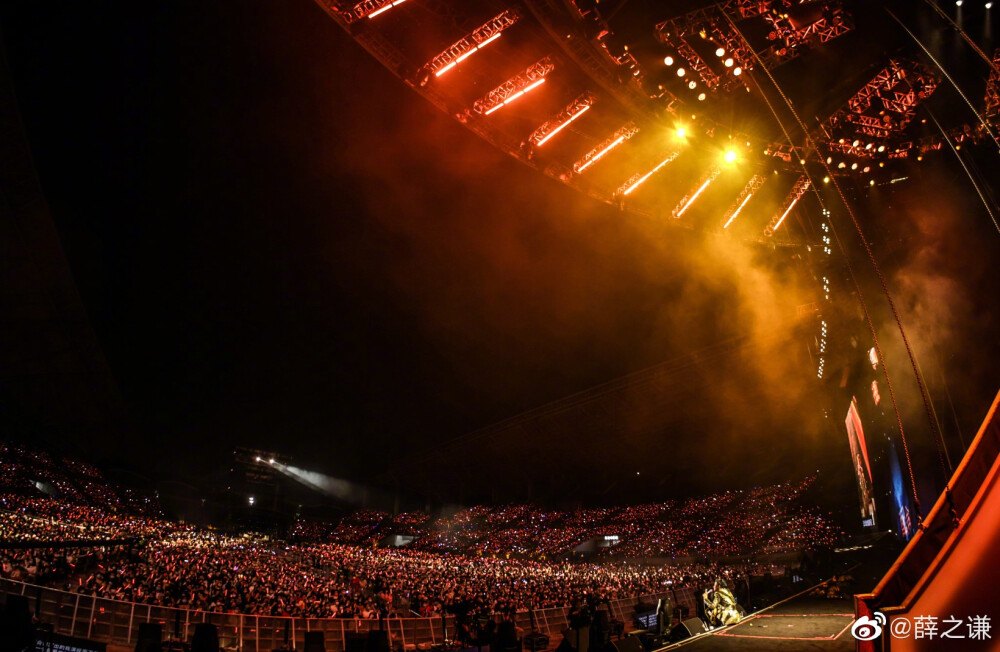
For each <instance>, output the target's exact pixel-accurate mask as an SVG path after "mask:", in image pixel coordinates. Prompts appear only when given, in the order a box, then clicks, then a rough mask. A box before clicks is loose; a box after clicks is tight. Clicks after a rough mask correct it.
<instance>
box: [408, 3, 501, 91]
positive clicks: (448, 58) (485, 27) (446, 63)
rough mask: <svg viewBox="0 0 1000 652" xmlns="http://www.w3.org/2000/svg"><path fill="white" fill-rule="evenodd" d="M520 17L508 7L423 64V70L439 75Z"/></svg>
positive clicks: (487, 43) (491, 39) (460, 61)
mask: <svg viewBox="0 0 1000 652" xmlns="http://www.w3.org/2000/svg"><path fill="white" fill-rule="evenodd" d="M520 17H521V15H520V13H519V12H518V11H517V10H516V9H508V10H507V11H505V12H503V13H501V14H498V15H497V16H494V17H493V18H492V19H490V20H488V21H487V22H485V23H483V24H482V25H480V26H479V27H477V28H476V29H474V30H472V31H471V32H469V33H468V34H466V35H465V36H463V37H462V38H461V39H459V40H458V41H456V42H454V43H452V44H451V45H450V46H449V47H448V48H446V49H445V50H444V51H442V52H441V53H440V54H438V55H437V56H435V57H434V58H433V59H431V60H430V61H428V62H427V63H426V64H425V65H424V70H426V71H428V72H429V73H433V75H434V76H435V77H440V76H441V75H443V74H445V73H446V72H448V71H449V70H451V69H452V68H454V67H455V66H457V65H458V64H460V63H462V62H463V61H465V60H466V59H468V58H469V57H470V56H472V55H473V54H475V53H476V52H478V51H479V50H481V49H482V48H484V47H486V46H487V45H489V44H490V43H492V42H493V41H495V40H497V39H498V38H500V35H501V34H502V33H503V31H504V30H505V29H507V28H508V27H510V26H511V25H513V24H514V23H516V22H517V21H518V19H519V18H520Z"/></svg>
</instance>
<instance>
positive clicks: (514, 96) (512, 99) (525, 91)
mask: <svg viewBox="0 0 1000 652" xmlns="http://www.w3.org/2000/svg"><path fill="white" fill-rule="evenodd" d="M544 83H545V77H542V78H541V79H539V80H538V81H536V82H535V83H534V84H532V85H530V86H525V87H524V88H523V89H521V90H519V91H518V92H516V93H514V94H513V95H511V96H510V97H508V98H507V99H506V100H504V101H503V102H502V103H501V104H497V105H496V106H495V107H493V108H492V109H490V110H489V111H486V112H484V113H483V115H489V114H491V113H493V112H494V111H496V110H497V109H499V108H501V107H504V106H507V105H508V104H510V103H511V102H513V101H514V100H516V99H517V98H519V97H521V96H522V95H524V94H525V93H527V92H528V91H530V90H532V89H535V88H538V87H539V86H541V85H542V84H544Z"/></svg>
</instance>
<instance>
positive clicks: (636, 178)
mask: <svg viewBox="0 0 1000 652" xmlns="http://www.w3.org/2000/svg"><path fill="white" fill-rule="evenodd" d="M678 154H680V152H671V153H670V154H668V155H667V157H666V158H665V159H663V160H662V161H660V162H659V163H658V164H657V165H656V167H654V168H653V169H652V170H650V171H649V172H647V173H645V174H643V173H641V172H636V173H635V174H633V175H632V176H631V177H629V180H628V181H626V182H625V183H623V184H622V185H621V186H620V187H619V188H618V190H616V191H615V195H618V196H620V197H625V196H627V195H630V194H632V192H633V191H634V190H635V189H636V188H638V187H639V186H641V185H642V184H643V183H645V182H646V180H647V179H649V178H650V177H651V176H653V175H654V174H656V173H657V172H659V171H660V170H661V169H662V168H663V167H664V166H665V165H667V164H668V163H670V162H671V161H673V160H674V159H675V158H677V156H678Z"/></svg>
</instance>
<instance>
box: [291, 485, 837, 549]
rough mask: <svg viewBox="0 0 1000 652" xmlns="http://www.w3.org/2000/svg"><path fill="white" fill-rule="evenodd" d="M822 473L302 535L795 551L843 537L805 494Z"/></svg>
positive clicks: (410, 516)
mask: <svg viewBox="0 0 1000 652" xmlns="http://www.w3.org/2000/svg"><path fill="white" fill-rule="evenodd" d="M814 481H815V477H808V478H805V479H804V480H802V481H801V482H797V483H782V484H777V485H771V486H767V487H759V488H755V489H750V490H745V491H727V492H723V493H719V494H713V495H710V496H702V497H698V498H691V499H688V500H684V501H667V502H663V503H651V504H644V505H632V506H627V507H616V508H597V509H579V510H574V511H546V510H543V509H540V508H538V507H534V506H531V505H503V506H497V507H484V506H476V507H472V508H469V509H465V510H462V511H459V512H457V513H455V514H452V515H450V516H444V517H441V518H438V519H436V520H433V521H432V520H431V519H430V517H429V516H428V515H426V514H423V513H420V512H408V513H406V515H405V518H402V519H401V518H399V517H390V516H389V515H388V514H384V513H382V512H373V511H370V510H368V511H365V512H359V513H355V514H353V515H351V516H348V517H347V518H345V519H344V520H343V521H341V522H340V523H339V524H334V523H321V524H317V523H310V522H307V521H300V522H298V523H297V524H296V526H295V529H294V530H293V533H292V538H293V540H296V541H301V542H314V543H315V542H331V543H347V544H355V545H369V546H370V545H375V544H376V543H377V542H378V541H380V540H382V539H384V538H385V537H386V536H388V535H391V534H407V535H410V536H415V537H416V539H415V540H414V541H413V542H412V543H410V544H409V546H408V547H409V548H411V549H413V550H424V551H436V552H452V553H462V554H476V555H492V556H496V555H503V556H512V555H513V556H522V557H527V558H533V559H552V558H560V557H565V556H570V555H571V554H572V552H573V550H574V548H576V547H577V546H580V544H583V543H585V542H588V541H590V540H593V539H598V538H599V539H602V540H604V539H605V538H606V539H607V540H610V541H614V542H617V545H612V546H608V547H605V548H602V550H601V555H602V556H606V557H616V558H623V557H690V556H732V555H746V554H755V553H760V552H768V553H779V552H794V551H798V550H802V549H805V548H809V547H813V546H828V545H832V544H834V543H836V541H837V538H838V536H839V534H840V533H839V531H838V530H836V529H835V528H834V527H833V526H832V525H831V524H830V521H829V519H828V518H826V517H824V516H823V515H822V514H821V513H820V512H819V511H818V510H816V509H815V508H812V507H809V506H808V505H802V504H799V503H800V502H801V501H800V500H799V499H800V498H801V497H802V495H803V494H804V493H805V491H806V490H807V489H808V488H809V487H810V485H811V484H812V483H813V482H814Z"/></svg>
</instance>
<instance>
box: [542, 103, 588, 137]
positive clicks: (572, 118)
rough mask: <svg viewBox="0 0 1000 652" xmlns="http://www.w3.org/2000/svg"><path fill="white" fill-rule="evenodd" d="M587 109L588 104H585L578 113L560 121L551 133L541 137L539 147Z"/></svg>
mask: <svg viewBox="0 0 1000 652" xmlns="http://www.w3.org/2000/svg"><path fill="white" fill-rule="evenodd" d="M589 110H590V107H589V106H585V107H583V108H582V109H580V111H579V113H577V114H576V115H574V116H572V117H571V118H570V119H569V120H567V121H566V122H564V123H562V124H561V125H559V126H558V127H556V128H555V129H553V130H552V133H550V134H549V135H548V136H546V137H545V138H542V139H541V140H540V141H538V145H539V147H540V146H542V145H544V144H545V143H547V142H548V140H549V138H552V137H553V136H555V135H556V134H557V133H559V132H560V131H562V130H563V129H564V128H565V127H566V125H568V124H569V123H571V122H573V121H574V120H576V119H577V118H579V117H580V116H581V115H583V114H584V113H586V112H587V111H589Z"/></svg>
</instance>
